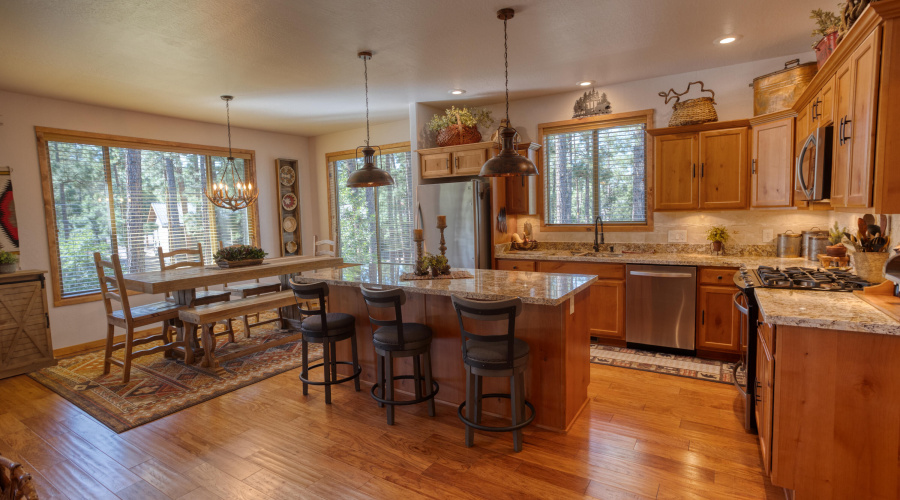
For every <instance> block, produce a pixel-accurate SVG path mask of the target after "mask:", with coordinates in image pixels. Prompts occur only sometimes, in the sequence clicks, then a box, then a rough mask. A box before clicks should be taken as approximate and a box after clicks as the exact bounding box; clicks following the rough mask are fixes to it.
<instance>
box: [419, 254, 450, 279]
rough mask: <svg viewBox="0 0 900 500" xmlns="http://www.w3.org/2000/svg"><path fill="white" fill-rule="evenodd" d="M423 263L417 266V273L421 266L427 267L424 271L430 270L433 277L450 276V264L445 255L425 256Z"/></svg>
mask: <svg viewBox="0 0 900 500" xmlns="http://www.w3.org/2000/svg"><path fill="white" fill-rule="evenodd" d="M421 261H422V262H421V263H420V264H418V265H417V268H416V271H417V272H418V271H419V269H420V268H421V266H425V267H424V268H422V269H423V270H427V269H429V268H430V269H431V275H432V276H437V275H439V274H450V263H449V261H448V260H447V257H445V256H443V255H432V254H425V255H423V256H422V259H421Z"/></svg>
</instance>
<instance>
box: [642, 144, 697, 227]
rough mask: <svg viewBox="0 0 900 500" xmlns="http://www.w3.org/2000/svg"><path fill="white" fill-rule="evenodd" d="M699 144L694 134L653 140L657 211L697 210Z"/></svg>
mask: <svg viewBox="0 0 900 500" xmlns="http://www.w3.org/2000/svg"><path fill="white" fill-rule="evenodd" d="M699 142H700V140H699V137H698V136H697V134H672V135H661V136H658V137H655V138H654V141H653V143H654V158H655V161H656V169H655V170H656V173H655V179H654V180H655V191H656V200H655V201H656V203H655V208H656V209H657V210H679V209H682V210H683V209H691V208H698V207H699V189H700V184H699V182H698V179H697V163H698V157H699V155H700V153H699V150H698V147H699Z"/></svg>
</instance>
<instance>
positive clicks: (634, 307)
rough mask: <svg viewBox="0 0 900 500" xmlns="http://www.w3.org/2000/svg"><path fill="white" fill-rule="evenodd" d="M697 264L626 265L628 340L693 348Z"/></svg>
mask: <svg viewBox="0 0 900 500" xmlns="http://www.w3.org/2000/svg"><path fill="white" fill-rule="evenodd" d="M696 311H697V268H696V267H692V266H652V265H638V264H628V265H626V266H625V341H626V342H628V343H629V344H641V345H645V346H655V347H663V348H666V350H678V351H693V350H694V336H695V335H694V327H695V323H696V314H697V312H696Z"/></svg>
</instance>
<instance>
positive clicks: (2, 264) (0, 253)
mask: <svg viewBox="0 0 900 500" xmlns="http://www.w3.org/2000/svg"><path fill="white" fill-rule="evenodd" d="M17 267H19V256H18V255H16V254H14V253H12V252H6V251H4V250H0V274H7V273H14V272H16V268H17Z"/></svg>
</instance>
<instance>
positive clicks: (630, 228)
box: [537, 109, 654, 233]
mask: <svg viewBox="0 0 900 500" xmlns="http://www.w3.org/2000/svg"><path fill="white" fill-rule="evenodd" d="M641 122H643V123H646V126H647V128H648V129H649V128H652V127H653V123H654V122H653V110H652V109H644V110H640V111H630V112H627V113H615V114H609V115H601V116H592V117H589V118H578V119H574V120H563V121H558V122H548V123H541V124H538V136H537V142H538V143H539V144H544V137H545V136H546V135H548V134H552V133H559V132H574V131H578V130H588V129H592V128H596V126H597V125H598V124H603V125H606V126H610V127H614V126H616V125H627V124H634V123H641ZM644 141H645V144H644V155H645V156H644V176H645V179H644V186H645V188H646V193H645V200H646V203H647V207H646V211H647V222H646V223H643V224H635V223H615V222H606V221H604V223H603V224H604V230H605V231H606V232H610V233H616V232H652V231H653V169H654V164H653V142H652V138H651V137H650V134H646V133H645V134H644ZM537 157H538V178H537V183H538V186H539V189H538V190H537V203H538V215H539V221H540V230H541V232H551V233H552V232H567V233H580V232H593V231H594V225H593V224H547V223H546V220H547V218H546V209H545V207H544V193H545V191H546V189H547V186H546V182H545V179H544V155H543V154H539V155H537Z"/></svg>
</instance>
